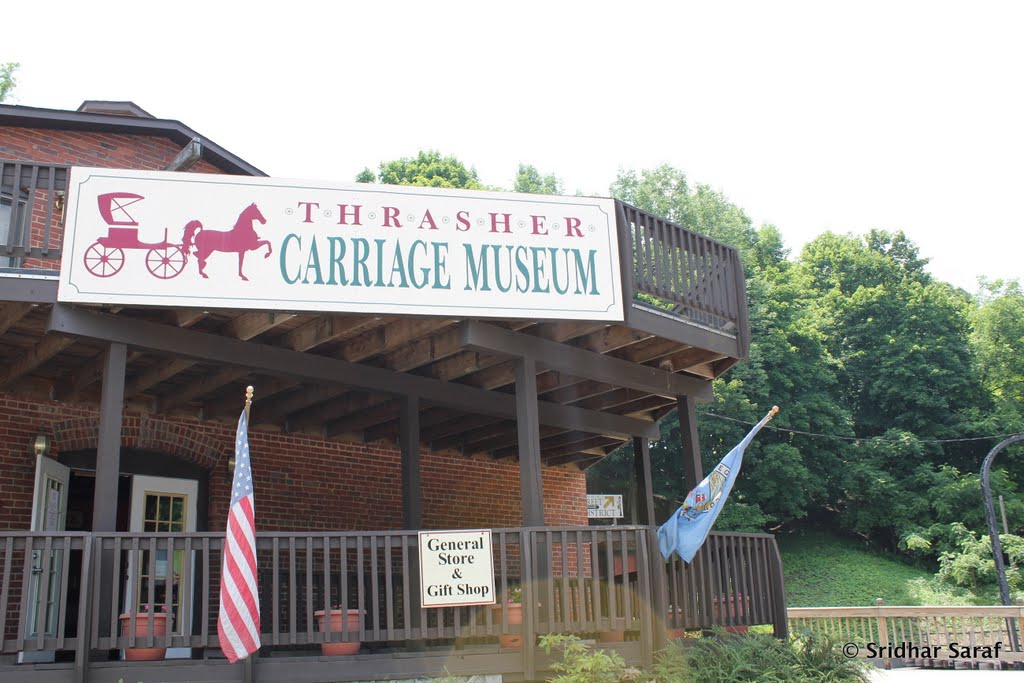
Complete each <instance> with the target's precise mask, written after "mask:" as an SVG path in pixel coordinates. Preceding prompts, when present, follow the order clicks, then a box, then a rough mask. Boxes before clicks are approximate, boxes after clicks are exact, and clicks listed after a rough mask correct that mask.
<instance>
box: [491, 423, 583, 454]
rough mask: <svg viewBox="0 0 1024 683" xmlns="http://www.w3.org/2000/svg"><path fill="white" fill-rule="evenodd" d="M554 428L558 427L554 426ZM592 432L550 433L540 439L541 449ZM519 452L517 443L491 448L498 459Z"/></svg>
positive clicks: (576, 439)
mask: <svg viewBox="0 0 1024 683" xmlns="http://www.w3.org/2000/svg"><path fill="white" fill-rule="evenodd" d="M552 429H556V428H555V427H553V428H552ZM591 436H593V435H592V434H585V433H583V432H577V431H562V432H559V433H556V434H552V433H548V434H547V435H546V436H544V435H542V436H541V439H540V450H541V452H544V450H545V449H547V448H554V447H555V446H563V445H565V444H567V443H576V442H577V441H582V440H584V439H587V438H589V437H591ZM518 452H519V447H518V446H517V445H516V444H515V443H511V444H502V446H501V447H500V448H498V447H495V448H494V449H492V450H491V455H492V456H493V457H494V458H496V459H501V458H510V457H513V456H515V455H516V454H517V453H518Z"/></svg>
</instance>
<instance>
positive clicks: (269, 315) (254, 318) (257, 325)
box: [224, 311, 295, 339]
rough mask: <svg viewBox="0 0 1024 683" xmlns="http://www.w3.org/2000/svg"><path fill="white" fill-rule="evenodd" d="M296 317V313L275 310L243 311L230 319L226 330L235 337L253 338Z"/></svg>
mask: <svg viewBox="0 0 1024 683" xmlns="http://www.w3.org/2000/svg"><path fill="white" fill-rule="evenodd" d="M294 317H295V314H294V313H277V312H275V311H254V312H252V313H243V314H242V315H240V316H238V317H237V318H232V319H231V320H230V321H228V323H227V325H225V328H224V331H225V332H227V333H228V334H230V335H231V336H232V337H234V338H235V339H253V338H255V337H258V336H259V335H261V334H263V333H264V332H267V331H268V330H272V329H274V328H275V327H277V326H278V325H280V324H282V323H285V322H287V321H289V320H291V319H292V318H294Z"/></svg>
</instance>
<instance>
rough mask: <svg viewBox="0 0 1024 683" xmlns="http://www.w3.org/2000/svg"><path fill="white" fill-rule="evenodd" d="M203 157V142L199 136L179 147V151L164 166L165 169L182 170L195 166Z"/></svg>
mask: <svg viewBox="0 0 1024 683" xmlns="http://www.w3.org/2000/svg"><path fill="white" fill-rule="evenodd" d="M202 158H203V143H202V142H200V140H199V138H192V139H191V140H190V141H189V143H188V144H187V145H185V146H184V147H182V148H181V151H180V152H178V154H177V155H175V157H174V158H173V159H171V161H170V163H169V164H167V165H166V166H164V170H165V171H178V172H184V171H187V170H188V169H190V168H192V167H193V166H195V164H196V162H197V161H199V160H200V159H202Z"/></svg>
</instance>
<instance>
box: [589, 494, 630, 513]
mask: <svg viewBox="0 0 1024 683" xmlns="http://www.w3.org/2000/svg"><path fill="white" fill-rule="evenodd" d="M618 517H622V496H620V495H619V494H609V495H605V494H603V493H599V494H596V495H593V494H587V518H588V519H604V518H618Z"/></svg>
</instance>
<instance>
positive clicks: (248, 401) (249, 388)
mask: <svg viewBox="0 0 1024 683" xmlns="http://www.w3.org/2000/svg"><path fill="white" fill-rule="evenodd" d="M253 391H254V390H253V386H252V385H251V384H250V385H249V386H247V387H246V425H248V424H249V409H250V408H252V404H253ZM775 410H778V409H777V408H776V409H775Z"/></svg>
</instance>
